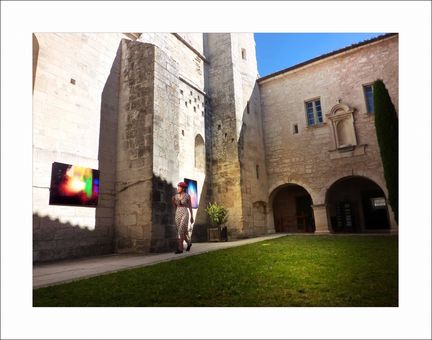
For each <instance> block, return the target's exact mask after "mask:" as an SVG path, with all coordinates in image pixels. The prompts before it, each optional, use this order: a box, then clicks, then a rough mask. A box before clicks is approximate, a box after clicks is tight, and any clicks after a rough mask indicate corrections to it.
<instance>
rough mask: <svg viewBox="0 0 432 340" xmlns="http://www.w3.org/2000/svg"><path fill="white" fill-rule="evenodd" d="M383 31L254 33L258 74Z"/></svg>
mask: <svg viewBox="0 0 432 340" xmlns="http://www.w3.org/2000/svg"><path fill="white" fill-rule="evenodd" d="M381 34H383V33H255V42H256V55H257V60H258V72H259V75H260V77H264V76H266V75H268V74H270V73H273V72H276V71H280V70H282V69H284V68H287V67H290V66H293V65H296V64H299V63H301V62H303V61H306V60H309V59H312V58H315V57H318V56H320V55H322V54H326V53H329V52H332V51H335V50H338V49H340V48H343V47H346V46H349V45H352V44H355V43H359V42H361V41H364V40H368V39H371V38H374V37H376V36H378V35H381Z"/></svg>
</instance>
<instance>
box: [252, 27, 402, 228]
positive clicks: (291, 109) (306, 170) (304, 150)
mask: <svg viewBox="0 0 432 340" xmlns="http://www.w3.org/2000/svg"><path fill="white" fill-rule="evenodd" d="M294 52H295V51H293V53H294ZM378 78H381V79H383V80H384V83H385V84H386V87H387V89H388V90H389V93H390V96H391V98H392V101H393V103H394V104H395V107H396V109H398V38H397V36H391V37H388V38H385V39H382V40H379V41H376V42H373V43H370V44H367V45H364V46H361V47H358V48H354V49H351V50H348V51H346V52H343V53H340V54H337V55H335V56H332V57H329V58H325V59H322V60H320V61H317V62H314V63H311V64H309V65H306V66H304V67H301V68H297V69H294V70H292V71H289V72H287V73H283V74H281V75H277V76H274V77H271V78H268V79H263V80H262V81H259V85H260V91H261V105H262V113H263V125H264V140H265V152H266V155H267V157H266V166H267V173H268V181H269V186H268V190H269V191H268V194H269V196H270V197H271V196H272V195H271V194H272V192H274V190H275V189H276V188H278V187H279V186H281V185H283V184H286V183H294V184H299V185H301V186H303V187H304V188H305V189H306V190H307V191H308V192H309V194H310V195H311V196H312V200H313V204H314V205H315V206H316V207H317V209H316V211H315V215H316V219H317V218H318V219H321V218H320V217H319V216H318V215H320V214H321V215H320V216H322V211H321V210H322V209H325V206H324V204H325V195H326V192H327V190H328V188H329V187H330V186H331V185H332V184H333V183H334V182H335V181H337V180H338V179H340V178H343V177H346V176H353V175H357V176H364V177H367V178H369V179H371V180H373V181H374V182H375V183H377V184H378V185H379V186H380V187H381V188H382V189H383V191H384V192H385V193H386V194H387V189H386V185H385V180H384V175H383V167H382V163H381V158H380V151H379V147H378V143H377V138H376V134H375V127H374V116H373V114H370V113H367V112H366V111H367V110H366V103H365V98H364V94H363V87H362V86H363V85H365V84H370V83H372V82H373V81H374V80H376V79H378ZM314 98H319V99H320V101H321V107H322V113H323V117H324V123H323V124H322V125H318V126H312V127H308V126H307V121H306V112H305V101H308V100H311V99H314ZM339 102H340V103H342V104H346V105H347V106H348V107H349V108H352V109H354V112H353V113H352V116H353V119H354V131H355V135H356V138H357V146H356V147H355V148H354V150H351V151H350V150H343V151H345V152H342V151H341V150H336V149H335V140H334V137H333V136H334V135H333V131H332V128H331V122H330V120H329V117H327V116H325V114H326V113H329V111H330V110H331V109H332V108H334V107H335V105H337V104H338V103H339ZM294 124H297V125H298V130H299V132H298V133H297V134H294V133H293V125H294ZM271 204H272V202H271V201H270V202H269V208H270V209H271ZM389 208H390V207H389ZM270 209H269V214H268V223H269V228H271V227H272V224H273V217H272V212H271V211H270ZM320 209H321V210H320ZM390 216H391V224H392V227H393V228H395V227H396V223H395V221H394V219H393V214H392V213H390ZM316 222H317V231H318V230H320V227H321V226H320V222H319V221H316ZM323 223H327V221H323ZM322 227H323V228H325V227H326V226H324V225H323V226H322Z"/></svg>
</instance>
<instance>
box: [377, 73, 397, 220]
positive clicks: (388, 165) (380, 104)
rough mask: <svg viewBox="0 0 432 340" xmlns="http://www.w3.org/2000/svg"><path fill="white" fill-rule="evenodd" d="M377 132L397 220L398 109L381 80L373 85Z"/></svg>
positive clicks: (390, 202) (389, 197)
mask: <svg viewBox="0 0 432 340" xmlns="http://www.w3.org/2000/svg"><path fill="white" fill-rule="evenodd" d="M373 100H374V113H375V130H376V134H377V139H378V144H379V148H380V153H381V159H382V163H383V167H384V177H385V181H386V185H387V189H388V201H389V204H390V205H391V207H392V209H393V212H394V216H395V220H396V222H397V221H398V211H399V202H398V195H399V186H398V178H399V164H398V163H399V156H398V154H399V136H398V132H399V122H398V117H397V114H396V109H395V107H394V105H393V103H392V101H391V99H390V95H389V93H388V91H387V89H386V87H385V85H384V82H383V81H382V80H381V79H378V80H376V81H375V82H374V84H373Z"/></svg>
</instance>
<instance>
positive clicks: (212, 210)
mask: <svg viewBox="0 0 432 340" xmlns="http://www.w3.org/2000/svg"><path fill="white" fill-rule="evenodd" d="M206 211H207V214H208V215H209V218H210V222H211V224H212V225H214V226H220V225H222V224H224V223H226V222H227V220H228V210H227V209H226V208H224V207H223V206H221V205H218V204H217V203H209V204H208V206H207V208H206Z"/></svg>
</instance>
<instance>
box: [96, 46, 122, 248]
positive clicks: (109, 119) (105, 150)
mask: <svg viewBox="0 0 432 340" xmlns="http://www.w3.org/2000/svg"><path fill="white" fill-rule="evenodd" d="M120 68H121V42H120V43H119V46H118V48H117V53H116V57H115V59H114V61H113V64H112V66H111V70H110V74H109V76H108V78H107V81H106V83H105V86H104V88H103V90H102V95H101V108H100V130H99V150H98V159H99V170H100V178H99V201H98V206H97V208H96V229H97V228H98V227H99V228H104V229H106V230H107V232H108V234H109V237H110V238H111V251H113V249H114V208H115V199H116V197H115V196H116V195H115V181H116V163H117V157H116V156H117V124H118V109H119V90H120V71H121V70H120Z"/></svg>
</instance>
